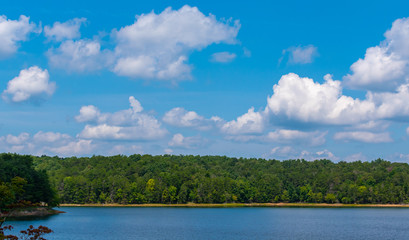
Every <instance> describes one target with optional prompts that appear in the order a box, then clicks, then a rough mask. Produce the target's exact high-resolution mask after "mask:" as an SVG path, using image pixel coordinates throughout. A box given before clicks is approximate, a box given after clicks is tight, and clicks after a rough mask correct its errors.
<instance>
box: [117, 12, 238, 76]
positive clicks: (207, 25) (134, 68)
mask: <svg viewBox="0 0 409 240" xmlns="http://www.w3.org/2000/svg"><path fill="white" fill-rule="evenodd" d="M239 29H240V24H239V22H238V21H234V22H231V21H226V22H222V21H218V20H217V19H216V17H215V16H213V15H211V14H210V15H209V16H206V15H204V14H203V13H201V12H200V11H199V10H198V9H197V8H196V7H190V6H187V5H186V6H184V7H182V8H181V9H179V10H173V9H171V8H167V9H165V10H164V11H163V12H161V13H160V14H155V13H154V12H151V13H149V14H142V15H139V16H137V17H136V20H135V22H134V23H133V24H132V25H129V26H125V27H122V28H121V29H119V30H114V31H113V32H112V37H113V38H114V39H115V42H116V44H117V45H116V47H115V55H116V57H117V59H116V62H115V66H114V67H113V71H114V72H115V73H116V74H118V75H121V76H128V77H134V78H148V79H149V78H151V79H172V80H174V81H176V80H183V79H187V78H189V77H190V71H191V66H190V65H189V64H188V63H187V60H188V55H189V53H190V52H192V51H194V50H200V49H203V48H205V47H207V46H208V45H211V44H213V43H221V42H223V43H228V44H234V43H236V36H237V33H238V31H239Z"/></svg>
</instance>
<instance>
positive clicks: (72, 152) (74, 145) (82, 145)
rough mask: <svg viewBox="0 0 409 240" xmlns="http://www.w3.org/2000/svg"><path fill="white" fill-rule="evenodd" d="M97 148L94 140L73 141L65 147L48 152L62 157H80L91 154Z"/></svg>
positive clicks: (51, 148)
mask: <svg viewBox="0 0 409 240" xmlns="http://www.w3.org/2000/svg"><path fill="white" fill-rule="evenodd" d="M94 148H95V146H94V145H93V142H92V140H84V139H78V140H74V141H71V142H69V143H67V144H65V145H63V146H59V147H50V148H47V150H48V151H51V152H54V153H57V154H59V155H61V156H78V155H84V154H90V153H92V152H93V150H94Z"/></svg>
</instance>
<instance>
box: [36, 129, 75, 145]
mask: <svg viewBox="0 0 409 240" xmlns="http://www.w3.org/2000/svg"><path fill="white" fill-rule="evenodd" d="M69 139H71V136H69V135H68V134H62V133H59V132H43V131H39V132H37V133H36V134H35V135H34V136H33V140H34V141H35V142H46V143H53V142H58V141H61V140H69Z"/></svg>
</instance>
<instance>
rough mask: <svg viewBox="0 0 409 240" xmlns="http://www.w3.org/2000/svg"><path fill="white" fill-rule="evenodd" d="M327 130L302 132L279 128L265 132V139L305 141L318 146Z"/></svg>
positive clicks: (280, 141) (282, 141)
mask: <svg viewBox="0 0 409 240" xmlns="http://www.w3.org/2000/svg"><path fill="white" fill-rule="evenodd" d="M327 133H328V132H320V131H314V132H303V131H298V130H288V129H280V130H276V131H274V132H269V133H268V134H267V139H268V140H272V141H275V142H279V143H296V142H298V143H305V144H308V145H311V146H319V145H322V144H324V143H325V136H326V135H327Z"/></svg>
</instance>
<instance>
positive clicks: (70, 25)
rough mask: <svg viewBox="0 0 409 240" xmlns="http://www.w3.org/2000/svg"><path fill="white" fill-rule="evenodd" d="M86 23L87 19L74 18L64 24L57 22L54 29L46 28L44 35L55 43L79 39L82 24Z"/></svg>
mask: <svg viewBox="0 0 409 240" xmlns="http://www.w3.org/2000/svg"><path fill="white" fill-rule="evenodd" d="M86 21H87V19H86V18H74V19H70V20H68V21H66V22H63V23H61V22H55V23H54V24H53V26H52V27H51V26H45V27H44V35H45V36H46V37H47V38H48V39H49V40H55V41H62V40H66V39H75V38H79V37H80V36H81V33H80V27H81V24H83V23H85V22H86Z"/></svg>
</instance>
